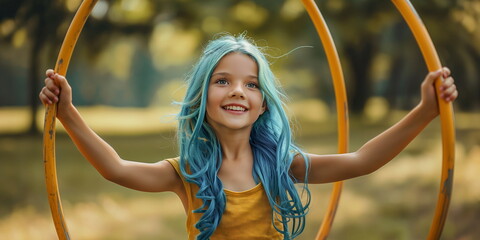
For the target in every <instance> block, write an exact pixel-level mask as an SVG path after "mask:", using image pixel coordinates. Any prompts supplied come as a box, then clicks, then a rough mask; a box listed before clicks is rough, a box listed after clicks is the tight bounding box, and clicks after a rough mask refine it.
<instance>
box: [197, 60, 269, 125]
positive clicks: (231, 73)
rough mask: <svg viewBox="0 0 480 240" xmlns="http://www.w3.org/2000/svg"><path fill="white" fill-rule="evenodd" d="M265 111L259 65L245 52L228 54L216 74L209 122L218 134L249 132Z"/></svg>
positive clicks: (210, 89) (211, 87) (210, 93)
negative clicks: (222, 132) (227, 131)
mask: <svg viewBox="0 0 480 240" xmlns="http://www.w3.org/2000/svg"><path fill="white" fill-rule="evenodd" d="M264 111H265V106H264V104H263V98H262V93H261V91H260V89H259V83H258V66H257V63H256V62H255V61H254V60H253V59H252V58H251V57H249V56H248V55H245V54H243V53H236V52H233V53H229V54H227V55H225V56H224V57H223V58H222V59H221V60H220V62H219V63H218V65H217V67H216V68H215V70H214V71H213V73H212V77H211V79H210V83H209V87H208V96H207V116H206V117H207V122H208V123H209V124H210V125H211V126H212V128H213V129H214V131H215V132H217V133H218V131H222V130H248V131H250V130H251V128H252V126H253V123H255V121H256V120H257V119H258V117H259V116H260V115H261V114H262V113H263V112H264Z"/></svg>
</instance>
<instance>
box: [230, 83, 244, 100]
mask: <svg viewBox="0 0 480 240" xmlns="http://www.w3.org/2000/svg"><path fill="white" fill-rule="evenodd" d="M230 97H239V98H245V93H244V91H243V86H242V84H235V85H233V86H232V91H231V92H230Z"/></svg>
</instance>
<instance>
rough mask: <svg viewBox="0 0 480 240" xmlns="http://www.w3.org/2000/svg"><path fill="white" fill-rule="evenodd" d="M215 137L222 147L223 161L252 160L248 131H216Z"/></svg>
mask: <svg viewBox="0 0 480 240" xmlns="http://www.w3.org/2000/svg"><path fill="white" fill-rule="evenodd" d="M216 135H217V138H218V140H219V142H220V145H221V146H222V153H223V154H222V155H223V156H222V157H223V161H236V160H242V159H243V160H246V159H249V158H252V148H251V146H250V131H227V132H225V131H216Z"/></svg>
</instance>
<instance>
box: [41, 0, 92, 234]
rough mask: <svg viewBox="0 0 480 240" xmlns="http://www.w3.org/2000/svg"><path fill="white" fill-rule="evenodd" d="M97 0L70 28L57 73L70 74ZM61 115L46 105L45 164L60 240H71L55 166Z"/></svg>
mask: <svg viewBox="0 0 480 240" xmlns="http://www.w3.org/2000/svg"><path fill="white" fill-rule="evenodd" d="M96 2H97V0H84V1H83V2H82V4H81V5H80V7H79V9H78V10H77V13H76V14H75V17H74V18H73V20H72V23H71V24H70V27H69V28H68V31H67V34H66V36H65V39H64V40H63V43H62V47H61V48H60V53H59V54H58V58H57V62H56V65H55V72H56V73H58V74H61V75H65V74H66V73H67V68H68V64H69V63H70V58H71V56H72V53H73V49H74V48H75V44H76V43H77V39H78V37H79V36H80V32H81V31H82V28H83V25H84V24H85V21H86V20H87V18H88V15H89V14H90V12H91V11H92V9H93V7H94V6H95V3H96ZM56 116H57V105H56V104H53V105H46V109H45V121H44V127H43V161H44V165H45V181H46V186H47V193H48V203H49V205H50V211H51V212H52V218H53V223H54V225H55V230H56V231H57V236H58V239H61V240H64V239H70V235H69V233H68V228H67V224H66V222H65V218H64V217H63V209H62V203H61V201H60V193H59V191H58V181H57V170H56V167H55V165H56V164H55V122H56Z"/></svg>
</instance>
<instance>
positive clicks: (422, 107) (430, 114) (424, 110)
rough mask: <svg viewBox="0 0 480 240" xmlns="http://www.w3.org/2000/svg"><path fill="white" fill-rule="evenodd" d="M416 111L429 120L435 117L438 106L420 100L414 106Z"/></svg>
mask: <svg viewBox="0 0 480 240" xmlns="http://www.w3.org/2000/svg"><path fill="white" fill-rule="evenodd" d="M416 108H417V109H418V111H419V112H420V113H421V114H422V115H424V116H425V117H427V118H428V119H429V120H430V121H431V120H433V119H435V118H436V117H437V116H438V114H439V112H438V106H436V105H433V106H432V105H431V104H426V103H425V102H424V101H420V103H419V104H418V105H417V107H416Z"/></svg>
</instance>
